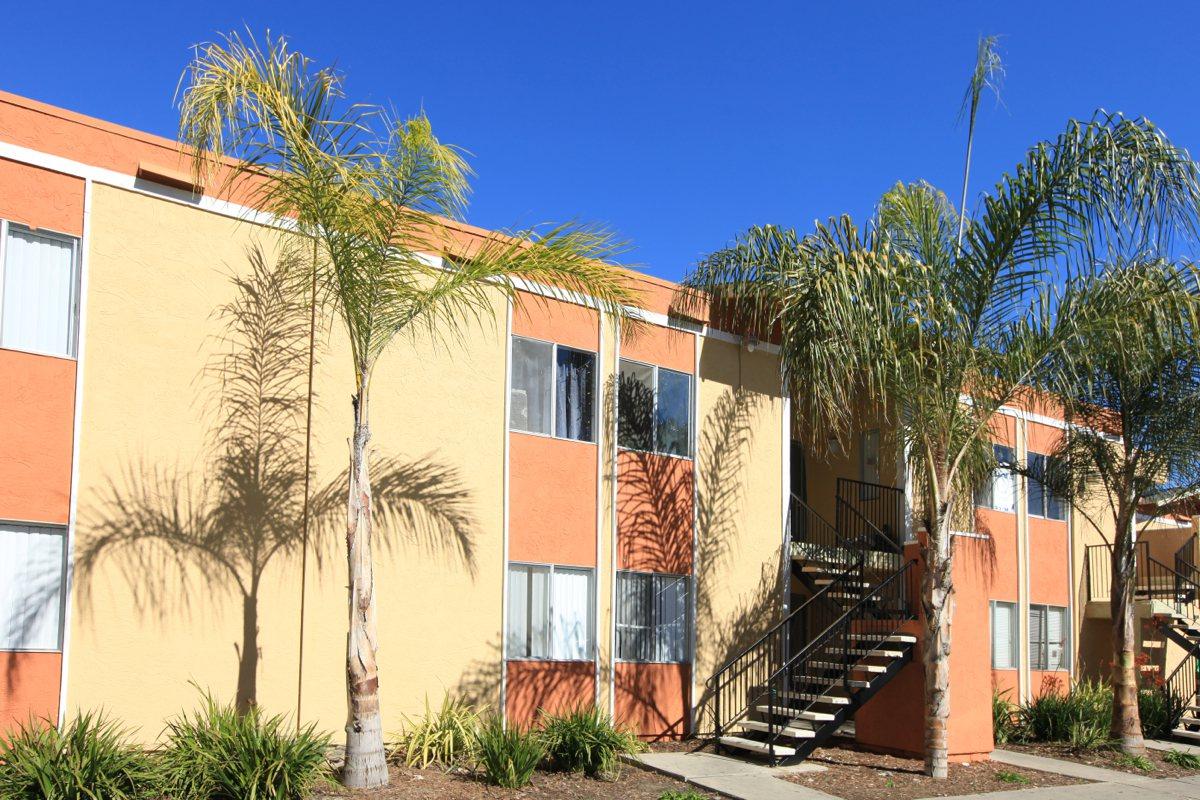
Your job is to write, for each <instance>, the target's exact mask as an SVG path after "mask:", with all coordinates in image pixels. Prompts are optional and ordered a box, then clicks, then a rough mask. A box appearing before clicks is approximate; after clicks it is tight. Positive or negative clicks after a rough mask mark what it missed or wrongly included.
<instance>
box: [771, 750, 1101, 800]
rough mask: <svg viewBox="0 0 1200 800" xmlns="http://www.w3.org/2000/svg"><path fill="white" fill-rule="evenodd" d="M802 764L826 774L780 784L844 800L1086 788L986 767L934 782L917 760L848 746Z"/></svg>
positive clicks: (956, 770) (953, 770) (954, 770)
mask: <svg viewBox="0 0 1200 800" xmlns="http://www.w3.org/2000/svg"><path fill="white" fill-rule="evenodd" d="M808 761H809V763H812V764H820V765H821V766H824V767H828V769H826V770H825V771H823V772H801V773H793V774H791V775H788V776H787V777H786V778H785V780H789V781H793V782H795V783H798V784H801V785H802V786H809V787H811V788H813V789H818V790H820V791H822V792H826V793H827V794H832V795H834V796H836V797H841V798H844V799H845V800H878V799H879V798H882V797H886V798H888V800H915V798H921V797H952V796H954V795H962V794H976V793H980V792H1000V791H1007V790H1013V789H1032V788H1035V787H1042V786H1070V785H1073V784H1078V783H1087V781H1081V780H1077V779H1075V778H1068V777H1066V776H1064V775H1056V774H1053V773H1049V772H1040V771H1037V770H1031V769H1020V768H1018V767H1010V766H1008V765H1006V764H1000V763H997V762H992V761H982V762H978V763H974V764H970V765H967V766H964V765H962V764H951V765H950V776H949V777H948V778H947V779H946V780H934V779H933V778H930V777H927V776H926V775H925V774H924V773H923V772H922V762H921V761H920V760H919V759H915V758H899V757H896V756H886V755H879V754H876V753H867V752H864V751H861V750H856V749H855V748H854V747H853V746H852V745H849V744H846V745H834V746H831V747H819V748H817V750H816V751H814V752H813V754H812V756H811V757H809V759H808ZM1005 778H1007V780H1005Z"/></svg>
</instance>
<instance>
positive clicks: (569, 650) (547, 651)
mask: <svg viewBox="0 0 1200 800" xmlns="http://www.w3.org/2000/svg"><path fill="white" fill-rule="evenodd" d="M592 580H593V576H592V570H590V569H580V568H576V567H559V566H553V565H549V564H509V566H508V620H507V631H506V634H505V636H506V639H507V644H508V657H509V658H541V659H550V660H555V661H585V660H588V659H590V658H591V657H592V650H593V643H594V641H595V631H594V629H593V625H592V620H593V618H594V617H595V606H594V599H595V593H594V592H593V590H592Z"/></svg>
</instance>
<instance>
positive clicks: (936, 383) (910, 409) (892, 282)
mask: <svg viewBox="0 0 1200 800" xmlns="http://www.w3.org/2000/svg"><path fill="white" fill-rule="evenodd" d="M1198 206H1200V182H1198V179H1197V168H1196V166H1195V165H1194V164H1193V163H1192V161H1191V160H1190V158H1189V157H1188V155H1187V153H1186V152H1184V151H1182V150H1180V149H1178V148H1176V147H1175V146H1174V145H1172V144H1171V142H1170V141H1169V140H1168V139H1167V138H1166V137H1165V136H1164V135H1163V134H1162V133H1161V132H1160V131H1158V130H1157V129H1156V128H1155V127H1154V126H1153V125H1152V124H1150V123H1149V122H1147V121H1145V120H1130V119H1125V118H1123V117H1121V116H1112V115H1105V114H1098V115H1097V116H1095V117H1094V118H1093V119H1091V120H1090V121H1086V122H1079V121H1072V122H1070V123H1069V124H1068V125H1067V128H1066V130H1065V131H1064V132H1063V133H1062V134H1061V135H1060V136H1058V137H1057V138H1056V139H1055V140H1053V141H1049V142H1043V143H1040V144H1038V145H1036V146H1034V147H1033V148H1031V149H1030V150H1029V152H1028V154H1027V156H1026V158H1025V160H1024V161H1023V162H1022V163H1020V164H1018V165H1017V167H1016V169H1015V170H1014V171H1013V173H1011V174H1008V175H1005V176H1004V177H1002V178H1001V180H1000V181H999V182H998V183H997V184H996V186H995V188H994V190H993V191H992V192H991V193H989V194H987V195H985V196H984V197H983V199H982V209H981V211H980V212H979V213H977V214H975V215H968V216H967V217H966V218H965V221H963V222H962V225H963V228H964V235H963V237H962V244H961V247H960V246H959V245H958V244H957V229H958V227H959V224H960V213H959V212H958V211H957V210H956V209H955V208H954V206H953V204H952V203H951V202H950V201H949V200H948V199H947V198H946V196H945V195H944V194H943V193H942V192H940V191H938V190H936V189H935V188H934V187H932V186H930V185H928V184H925V183H916V184H908V185H903V184H900V185H897V186H896V187H895V188H893V189H892V190H891V191H889V192H888V193H887V194H885V195H884V197H883V199H882V200H881V202H880V204H879V207H878V210H877V213H876V214H875V216H874V218H873V219H872V220H871V221H870V222H869V223H868V224H867V225H866V226H865V228H860V227H858V226H856V225H855V224H854V222H852V221H851V220H850V219H849V218H848V217H841V218H836V219H831V220H830V221H829V222H828V223H827V224H818V225H817V226H816V230H815V231H814V232H813V233H811V234H808V235H806V236H800V235H798V234H797V233H796V232H795V231H794V230H789V229H783V228H778V227H774V226H766V227H756V228H752V229H750V230H749V231H747V232H746V233H744V234H743V235H742V236H741V237H740V238H739V239H738V241H736V242H735V243H734V244H733V245H731V246H730V247H728V248H726V249H724V250H721V251H719V252H717V253H715V254H713V255H711V256H709V257H708V258H707V259H705V260H704V261H702V262H701V263H700V264H699V266H698V267H697V269H696V270H695V271H694V273H693V274H692V275H691V276H689V278H688V280H687V289H688V296H687V300H688V301H690V302H699V301H700V299H701V298H709V299H711V300H712V301H713V303H714V305H715V312H714V313H716V314H718V315H720V317H721V318H722V319H724V320H726V324H729V325H732V326H734V327H735V328H737V329H740V331H742V332H744V333H746V334H752V335H756V336H759V337H762V338H766V337H772V338H777V339H778V341H779V343H780V350H781V359H782V362H783V369H784V377H785V381H786V384H787V387H788V390H789V392H790V394H791V396H792V397H793V404H794V408H796V414H797V425H798V427H799V428H800V429H801V431H807V432H808V433H809V434H810V435H809V438H810V441H830V440H837V439H838V438H843V437H844V434H845V433H847V432H848V431H849V430H850V427H851V425H852V422H853V415H854V409H855V408H856V407H857V402H856V401H857V400H858V399H859V398H860V397H864V396H865V397H868V398H871V400H872V401H873V402H874V403H875V404H877V405H878V407H879V409H880V413H881V414H883V415H884V417H885V419H886V421H887V422H888V424H889V425H890V426H891V427H892V428H893V429H894V431H895V437H896V440H897V448H898V452H900V453H903V454H904V455H903V458H904V459H905V465H906V468H907V472H908V475H909V476H910V478H911V480H912V483H913V489H914V505H915V506H916V508H915V509H914V519H915V520H917V521H918V522H919V523H920V527H922V528H923V529H924V530H923V532H922V534H921V535H920V536H919V537H918V539H919V542H920V555H921V559H922V561H923V569H922V582H921V606H922V611H923V621H924V628H925V639H924V646H923V648H922V658H923V662H924V669H925V690H924V691H925V769H926V771H927V772H928V773H929V774H930V775H932V776H935V777H945V775H946V771H947V766H948V765H947V755H948V753H947V735H948V726H949V713H950V711H949V682H950V669H949V667H950V662H949V656H950V630H951V627H950V626H951V620H952V617H953V612H954V582H953V565H954V539H953V537H952V535H951V531H952V530H955V529H960V530H961V528H956V523H957V525H962V524H964V522H965V521H967V520H969V519H970V518H971V515H972V511H973V509H972V500H973V490H974V488H975V487H976V486H977V485H979V484H980V483H981V482H982V480H984V478H985V477H986V476H987V475H988V474H989V473H990V471H991V470H993V469H995V468H996V466H997V465H996V463H995V460H994V456H993V455H992V448H991V444H990V440H991V437H992V435H993V433H994V431H993V429H992V426H993V420H994V418H995V414H996V412H997V411H998V410H999V408H1000V407H1001V406H1003V405H1005V404H1006V403H1009V402H1011V401H1014V400H1016V399H1018V398H1019V396H1020V394H1021V393H1022V391H1024V390H1025V387H1026V386H1027V385H1028V384H1029V383H1031V382H1033V381H1035V380H1037V379H1039V377H1040V376H1039V373H1040V372H1041V371H1043V370H1045V369H1046V368H1047V365H1048V364H1050V363H1053V362H1052V360H1051V358H1050V357H1051V356H1053V355H1054V354H1056V353H1059V352H1061V351H1063V350H1064V349H1065V348H1067V347H1069V346H1070V344H1071V342H1072V341H1073V340H1074V337H1075V330H1074V328H1075V321H1074V320H1073V318H1072V317H1070V316H1069V315H1060V314H1058V313H1056V310H1057V305H1056V303H1055V302H1054V297H1053V293H1052V290H1050V289H1047V288H1046V287H1047V286H1048V285H1052V284H1053V282H1054V280H1055V278H1056V277H1058V276H1059V275H1061V274H1062V273H1063V271H1064V270H1071V269H1075V268H1077V267H1079V266H1080V265H1087V264H1091V263H1093V261H1094V253H1095V249H1096V247H1097V239H1098V238H1101V239H1102V241H1103V243H1104V244H1105V245H1106V246H1107V245H1113V246H1115V245H1116V244H1118V243H1120V244H1132V243H1140V244H1145V243H1148V242H1150V241H1159V240H1165V239H1167V238H1168V237H1169V236H1170V235H1171V234H1172V232H1174V231H1175V230H1177V229H1179V228H1180V226H1181V225H1184V226H1187V227H1189V228H1190V224H1191V221H1192V219H1193V218H1194V215H1195V213H1196V209H1197V207H1198ZM1101 228H1103V229H1104V230H1106V231H1109V232H1110V233H1109V235H1107V236H1105V237H1098V232H1099V230H1100V229H1101ZM814 434H815V435H814Z"/></svg>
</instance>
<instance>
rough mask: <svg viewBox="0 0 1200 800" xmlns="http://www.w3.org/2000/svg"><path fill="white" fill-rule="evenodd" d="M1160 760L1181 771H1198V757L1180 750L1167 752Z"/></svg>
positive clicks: (1199, 765) (1199, 761)
mask: <svg viewBox="0 0 1200 800" xmlns="http://www.w3.org/2000/svg"><path fill="white" fill-rule="evenodd" d="M1162 760H1163V761H1165V762H1167V763H1168V764H1174V765H1175V766H1177V767H1180V768H1181V769H1200V756H1197V755H1192V754H1191V753H1185V752H1183V751H1182V750H1168V751H1167V752H1165V753H1163V757H1162Z"/></svg>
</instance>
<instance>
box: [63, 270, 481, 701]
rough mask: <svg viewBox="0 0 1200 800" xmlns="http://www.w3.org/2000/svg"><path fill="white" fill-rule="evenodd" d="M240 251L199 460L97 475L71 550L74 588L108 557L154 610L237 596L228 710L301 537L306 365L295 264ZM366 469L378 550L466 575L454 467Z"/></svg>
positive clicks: (327, 541)
mask: <svg viewBox="0 0 1200 800" xmlns="http://www.w3.org/2000/svg"><path fill="white" fill-rule="evenodd" d="M247 259H248V263H249V269H248V270H246V271H244V273H243V274H242V275H241V276H235V277H233V278H232V280H233V282H234V284H235V288H236V299H234V300H233V301H232V302H230V303H229V304H227V305H225V306H223V307H222V308H220V309H219V310H218V312H217V316H218V317H219V318H220V319H221V320H222V321H223V322H224V324H225V326H226V333H225V335H224V337H222V340H221V348H220V352H219V354H218V355H217V356H216V357H215V358H214V359H213V360H212V361H210V363H209V365H208V366H207V368H206V369H205V370H204V373H203V374H202V375H201V376H200V380H201V383H202V391H204V392H206V393H208V394H210V395H211V398H212V403H211V406H212V408H211V409H208V410H209V412H210V413H209V414H208V415H207V416H209V417H211V419H212V420H213V422H212V425H211V428H210V430H209V431H208V452H207V463H206V464H205V465H204V467H203V469H202V471H201V472H199V473H191V474H189V473H186V472H181V471H180V470H178V469H175V468H168V467H161V466H155V465H147V464H144V463H143V464H137V465H130V466H127V467H126V468H125V469H124V470H123V472H122V473H121V474H120V475H119V476H117V477H110V478H109V481H108V485H107V487H106V490H105V491H104V493H103V494H102V496H101V498H100V500H99V503H98V505H97V507H96V508H95V509H94V510H93V511H92V513H91V514H90V515H89V516H90V519H91V524H90V525H89V528H90V530H89V533H90V536H89V537H88V538H87V541H85V542H81V544H80V551H79V553H78V556H77V571H78V575H79V579H80V584H81V587H83V588H85V592H83V596H84V597H85V598H86V597H88V596H89V592H88V591H86V589H88V588H90V586H91V585H92V583H93V582H94V580H95V578H96V576H97V574H98V571H99V568H100V566H101V564H102V563H104V562H105V561H106V560H112V561H115V562H116V565H117V569H118V570H119V572H120V574H121V575H122V576H123V578H124V580H125V582H126V583H127V585H128V587H129V589H130V591H131V592H132V595H133V599H134V602H135V604H136V606H137V608H138V610H139V612H140V613H143V614H156V615H157V616H158V618H159V620H160V621H164V622H165V621H167V620H168V618H169V617H171V616H172V615H174V614H175V613H177V612H179V611H184V612H186V611H187V610H189V607H190V604H191V603H192V602H195V600H194V598H196V597H203V598H204V600H203V602H205V603H207V602H209V599H208V598H209V597H210V596H217V595H220V594H221V593H224V592H230V591H232V592H233V593H234V594H235V595H236V596H237V597H238V598H239V599H240V601H241V605H242V632H241V637H240V641H239V642H237V643H235V644H234V653H235V656H236V662H237V695H236V702H237V706H238V708H240V709H246V708H249V707H250V706H251V705H253V704H254V703H255V702H256V700H257V679H258V665H259V664H258V662H259V659H260V657H261V651H260V646H259V641H258V637H259V624H258V612H259V602H260V593H261V590H262V585H263V579H264V576H265V574H266V573H267V569H268V567H269V566H270V565H271V564H272V563H274V562H277V561H279V560H281V559H289V558H293V557H296V556H298V554H299V553H300V552H301V550H302V548H304V545H305V542H304V534H303V525H302V513H303V500H304V445H305V412H306V396H307V395H306V393H307V368H308V307H307V305H306V304H305V302H304V294H303V292H301V291H297V290H296V288H295V282H294V281H293V280H292V277H293V276H294V275H295V274H297V273H296V270H295V265H294V264H291V263H287V262H286V260H281V262H280V263H278V264H276V265H272V264H270V263H269V262H268V260H267V258H266V257H265V255H264V254H263V252H262V251H261V250H260V249H258V248H257V247H251V248H249V249H248V251H247ZM371 470H372V473H373V476H374V484H373V488H374V497H373V499H374V504H375V515H376V533H377V534H379V536H378V539H379V541H380V544H381V549H382V550H383V551H384V552H385V553H388V552H389V551H394V550H395V549H396V548H397V547H399V546H400V545H401V544H402V543H403V542H407V543H410V544H413V545H415V546H416V547H417V548H418V549H419V550H421V551H422V553H423V555H427V554H432V555H437V556H441V557H444V558H446V559H447V560H448V561H451V562H453V563H454V564H456V565H459V566H462V567H464V568H465V569H467V570H468V571H469V573H470V574H471V576H472V577H474V574H475V547H474V537H475V535H476V522H475V518H474V515H473V513H472V510H471V502H470V492H469V490H468V489H467V488H466V486H465V485H464V483H463V481H462V479H461V477H460V475H459V473H458V471H457V470H456V469H454V468H453V467H450V466H446V465H443V464H440V463H438V462H436V461H435V460H434V459H433V458H431V457H430V456H425V457H422V458H418V459H412V460H405V459H401V458H396V457H381V458H373V460H372V463H371ZM194 475H199V476H200V477H194ZM347 485H348V484H347V477H346V473H345V472H343V473H342V474H341V475H340V476H339V477H338V478H336V479H334V480H332V481H330V482H329V483H328V484H327V485H325V486H322V487H317V488H316V489H315V490H314V491H313V493H312V500H311V520H312V524H311V526H310V535H309V542H308V547H307V552H308V554H309V556H310V557H311V559H312V561H313V563H314V565H315V567H316V569H318V570H321V569H323V568H325V567H326V566H328V562H329V561H330V560H331V558H330V556H329V554H330V553H333V552H337V548H335V547H333V546H332V545H333V544H334V543H335V542H336V537H337V536H338V535H339V534H344V532H345V513H346V512H345V492H346V488H345V487H346V486H347ZM325 545H329V546H325ZM194 583H196V584H199V585H193V584H194ZM197 589H202V590H203V591H204V593H202V594H198V593H197V592H196V591H195V590H197Z"/></svg>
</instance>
